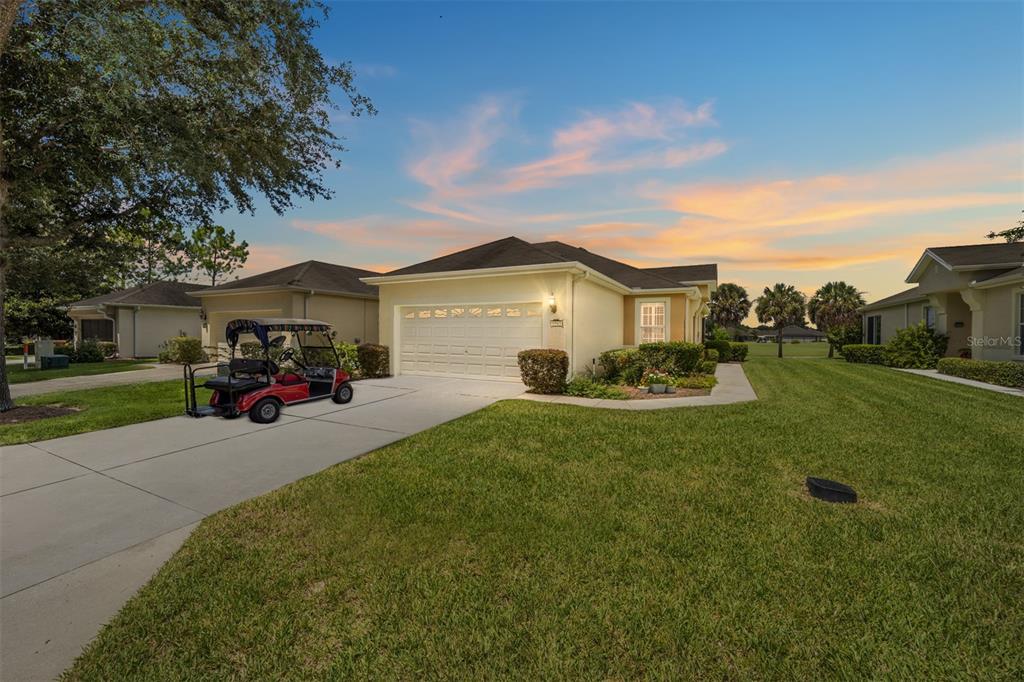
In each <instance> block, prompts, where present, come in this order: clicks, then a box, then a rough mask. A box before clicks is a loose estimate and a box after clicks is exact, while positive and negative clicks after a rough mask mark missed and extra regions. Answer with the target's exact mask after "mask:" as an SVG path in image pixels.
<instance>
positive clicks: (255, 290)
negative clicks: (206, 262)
mask: <svg viewBox="0 0 1024 682" xmlns="http://www.w3.org/2000/svg"><path fill="white" fill-rule="evenodd" d="M269 292H300V293H301V292H304V293H308V292H313V294H322V295H323V294H326V295H328V296H345V297H348V298H361V299H366V300H370V301H376V300H377V299H378V298H379V297H378V296H375V295H373V294H362V293H356V292H352V291H338V290H336V289H318V288H316V287H302V286H297V285H294V284H274V285H270V286H263V287H242V288H239V289H228V290H222V291H215V290H213V289H199V290H198V291H190V292H188V295H189V296H195V297H196V298H203V297H205V296H238V295H242V294H265V293H269Z"/></svg>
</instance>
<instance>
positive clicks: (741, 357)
mask: <svg viewBox="0 0 1024 682" xmlns="http://www.w3.org/2000/svg"><path fill="white" fill-rule="evenodd" d="M748 352H750V346H748V345H747V344H745V343H731V344H729V355H730V356H731V357H732V361H733V362H746V361H747V353H748Z"/></svg>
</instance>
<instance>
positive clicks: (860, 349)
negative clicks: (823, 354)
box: [843, 343, 885, 365]
mask: <svg viewBox="0 0 1024 682" xmlns="http://www.w3.org/2000/svg"><path fill="white" fill-rule="evenodd" d="M843 358H844V359H845V360H846V361H847V362H859V363H865V364H868V365H884V364H885V346H879V345H876V344H871V343H848V344H846V345H845V346H843Z"/></svg>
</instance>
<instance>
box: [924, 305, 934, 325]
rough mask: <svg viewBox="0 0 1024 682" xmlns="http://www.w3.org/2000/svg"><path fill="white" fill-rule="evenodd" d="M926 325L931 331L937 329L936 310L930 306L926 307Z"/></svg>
mask: <svg viewBox="0 0 1024 682" xmlns="http://www.w3.org/2000/svg"><path fill="white" fill-rule="evenodd" d="M924 323H925V324H926V325H928V328H929V329H935V308H933V307H931V306H930V305H926V306H925V307H924Z"/></svg>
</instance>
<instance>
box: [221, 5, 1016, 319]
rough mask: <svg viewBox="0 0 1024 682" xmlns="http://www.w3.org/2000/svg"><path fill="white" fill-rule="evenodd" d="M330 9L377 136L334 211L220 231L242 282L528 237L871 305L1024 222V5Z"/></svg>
mask: <svg viewBox="0 0 1024 682" xmlns="http://www.w3.org/2000/svg"><path fill="white" fill-rule="evenodd" d="M330 9H331V12H330V16H329V18H328V20H327V21H326V22H325V23H324V24H323V25H322V27H321V29H320V30H319V31H318V32H317V34H316V36H315V43H316V45H317V46H318V47H319V49H320V50H321V51H322V53H323V54H324V55H325V56H326V57H327V58H328V59H329V60H331V61H332V62H343V61H349V62H351V63H352V64H353V66H354V68H355V71H356V82H357V85H358V87H359V89H360V91H361V92H362V93H363V94H365V95H368V96H369V97H370V98H371V99H372V100H373V102H374V104H375V106H376V107H377V109H378V110H379V114H378V115H377V116H374V117H360V118H352V117H351V116H349V115H348V114H347V112H346V111H344V110H341V111H338V112H335V114H334V115H333V117H332V124H333V127H334V130H335V131H336V132H337V133H338V134H339V135H342V136H344V137H345V138H346V139H345V145H346V147H347V148H348V151H346V152H345V153H343V154H342V155H341V157H340V158H341V162H342V167H341V169H339V170H334V169H331V170H329V171H327V172H326V173H325V178H326V180H327V183H328V185H329V186H330V187H331V188H332V189H333V191H334V196H333V198H331V199H330V200H321V201H316V202H311V203H304V204H299V205H297V206H296V208H295V209H293V210H292V211H290V212H289V213H287V214H285V215H277V214H275V213H274V212H273V211H271V210H270V209H269V208H268V207H267V206H266V204H258V209H257V211H256V213H255V215H252V216H249V215H238V214H235V213H231V214H225V215H224V216H223V217H222V223H223V224H224V225H225V226H226V227H229V228H232V229H235V230H236V232H237V233H238V236H239V238H244V239H246V240H247V241H248V242H249V244H250V252H251V255H250V257H249V262H248V263H247V265H246V267H245V269H244V270H243V271H241V272H240V273H238V274H239V275H240V276H246V275H250V274H255V273H258V272H263V271H267V270H271V269H274V268H277V267H283V266H285V265H289V264H292V263H295V262H299V261H303V260H308V259H317V260H323V261H328V262H334V263H340V264H344V265H352V266H357V267H363V268H367V269H371V270H376V271H387V270H390V269H394V268H397V267H401V266H404V265H408V264H411V263H415V262H418V261H421V260H425V259H428V258H432V257H435V256H438V255H441V254H444V253H450V252H452V251H456V250H459V249H461V248H465V247H468V246H473V245H476V244H481V243H484V242H487V241H491V240H494V239H500V238H503V237H506V236H509V235H515V236H518V237H521V238H523V239H526V240H530V241H541V240H548V239H561V240H563V241H566V242H569V243H571V244H575V245H579V246H583V247H584V248H587V249H590V250H592V251H595V252H598V253H600V254H602V255H605V256H608V257H610V258H615V259H617V260H623V261H626V262H628V263H631V264H633V265H636V266H640V267H653V266H660V265H677V264H695V263H717V264H718V268H719V281H720V282H736V283H738V284H741V285H742V286H744V287H746V288H747V290H748V292H750V295H751V298H753V297H755V296H756V295H757V294H759V293H760V291H761V290H762V289H763V288H764V287H765V286H770V285H771V284H774V283H775V282H785V283H788V284H794V285H796V286H797V288H799V289H800V290H802V291H804V292H805V293H807V294H808V295H810V294H812V293H813V292H814V290H815V289H816V288H817V287H819V286H820V285H821V284H823V283H825V282H827V281H832V280H845V281H847V282H849V283H851V284H853V285H855V286H856V287H858V288H859V289H861V290H862V291H863V292H864V294H865V296H866V297H867V299H868V300H873V299H877V298H881V297H883V296H887V295H889V294H892V293H895V292H897V291H902V290H904V289H906V288H907V287H908V285H906V284H905V283H904V278H905V277H906V275H907V274H908V273H909V271H910V268H911V267H912V265H913V264H914V262H915V261H916V260H917V259H918V257H919V256H920V254H921V252H922V251H923V250H924V249H925V248H926V247H929V246H943V245H952V244H972V243H973V244H976V243H984V242H985V241H986V240H985V235H986V234H987V233H988V232H989V231H991V230H993V229H995V230H999V229H1004V228H1006V227H1010V226H1012V225H1014V224H1016V222H1017V221H1018V220H1019V219H1020V217H1021V210H1022V209H1024V3H1019V2H1007V3H984V2H970V3H963V4H959V3H948V2H947V3H939V4H927V3H921V2H914V3H857V4H841V3H814V4H812V3H792V4H789V3H768V2H761V3H754V4H744V3H734V2H723V3H701V4H697V3H680V4H669V3H629V4H617V3H587V2H569V3H559V4H545V3H533V2H531V3H517V4H499V3H453V4H434V3H396V4H390V3H332V4H331V5H330ZM337 99H338V101H339V102H342V101H344V99H343V98H341V97H338V98H337Z"/></svg>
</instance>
